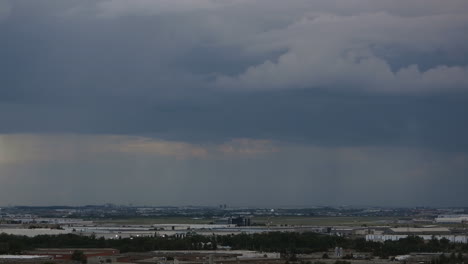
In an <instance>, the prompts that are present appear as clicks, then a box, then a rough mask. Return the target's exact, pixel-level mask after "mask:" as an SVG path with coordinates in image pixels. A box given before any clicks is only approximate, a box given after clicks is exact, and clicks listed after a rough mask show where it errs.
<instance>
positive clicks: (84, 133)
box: [0, 0, 468, 205]
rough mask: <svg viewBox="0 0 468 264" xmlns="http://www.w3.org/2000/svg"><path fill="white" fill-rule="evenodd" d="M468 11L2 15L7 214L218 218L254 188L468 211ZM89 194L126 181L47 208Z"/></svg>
mask: <svg viewBox="0 0 468 264" xmlns="http://www.w3.org/2000/svg"><path fill="white" fill-rule="evenodd" d="M467 13H468V4H467V2H466V1H465V0H447V1H440V0H395V1H374V0H356V1H348V0H326V1H325V0H318V1H310V0H295V1H287V2H286V1H284V0H177V1H174V0H132V1H127V0H98V1H95V0H89V1H88V0H85V1H83V0H72V1H59V0H41V1H27V0H14V1H13V0H10V1H5V0H0V175H1V176H0V186H2V190H1V192H0V198H1V199H2V201H11V202H13V203H16V202H18V201H19V200H18V199H17V197H15V195H14V194H15V193H17V192H18V190H17V188H18V187H15V186H23V187H24V188H26V189H28V190H30V191H29V192H28V195H29V196H30V197H26V198H24V200H23V201H24V203H31V201H34V202H36V200H37V202H39V203H53V202H54V201H56V200H57V199H56V197H61V201H67V202H69V203H94V202H96V201H97V202H101V201H102V202H113V201H119V202H126V201H129V200H131V201H132V202H135V203H140V202H144V203H149V204H164V203H166V204H171V203H176V204H181V203H186V201H195V202H196V203H209V202H210V201H214V200H217V199H218V198H219V197H224V196H225V197H227V198H226V199H228V200H229V199H231V200H234V199H236V196H237V191H236V190H237V189H241V188H242V189H243V190H245V193H246V194H248V196H249V197H251V199H252V200H255V201H257V202H256V203H257V204H264V205H271V204H278V203H281V202H284V203H287V204H309V205H310V204H317V203H323V204H326V203H332V204H338V203H346V202H350V203H359V204H366V203H368V202H369V201H368V199H369V197H373V199H372V200H373V201H374V202H375V203H381V204H387V205H394V204H397V205H401V204H434V203H435V202H440V204H443V205H449V204H452V205H454V204H456V205H458V204H461V205H466V199H464V198H463V191H464V186H466V180H467V177H466V172H467V167H466V165H465V164H467V162H466V160H467V156H466V153H467V152H468V139H467V137H466V135H467V134H468V122H466V116H467V115H468V61H467V55H468V47H467V46H466V43H467V41H468V35H467V34H466V29H467V26H468V16H467ZM129 175H130V176H131V177H135V180H134V179H133V178H131V177H130V176H129ZM285 177H288V179H289V181H287V182H286V183H285V182H284V179H285ZM130 178H131V180H129V179H130ZM252 179H254V180H256V181H258V182H263V183H264V184H263V185H260V186H259V185H249V184H246V182H249V181H251V180H252ZM85 180H96V182H98V183H99V184H97V185H96V186H99V185H100V184H106V182H108V181H109V180H113V182H116V183H115V184H114V185H112V186H109V188H110V189H109V190H108V191H102V190H100V189H98V187H92V188H91V187H90V188H89V189H87V190H83V188H72V187H70V188H68V189H67V188H65V189H62V190H57V191H47V192H44V190H47V189H48V186H49V185H50V184H51V183H54V182H58V183H61V184H63V185H67V186H74V185H78V186H82V185H84V184H85V183H83V182H85ZM27 183H29V185H28V184H27ZM70 183H73V184H71V185H70ZM207 183H210V184H207ZM382 185H385V186H386V187H388V188H393V189H395V190H399V191H400V192H401V195H399V197H392V195H391V194H385V193H384V192H382V191H381V189H379V188H380V186H382ZM4 186H7V187H6V188H5V187H4ZM161 186H176V187H173V188H172V187H171V188H165V187H161ZM350 186H351V187H352V188H351V187H350ZM369 186H371V187H372V188H371V189H372V190H369V189H368V188H367V187H369ZM439 186H444V187H446V189H448V190H450V191H448V192H439V190H438V187H439ZM15 188H16V189H15ZM36 189H38V190H36ZM75 189H76V190H75ZM41 190H42V192H41ZM126 190H128V193H129V196H122V195H121V193H122V192H125V191H126ZM141 190H145V191H141ZM154 190H156V193H157V195H156V196H157V197H156V198H157V199H158V201H154V197H153V196H152V195H153V193H154ZM200 190H202V192H203V193H204V196H203V197H200ZM82 192H84V193H82ZM38 193H42V194H43V193H47V195H46V196H44V197H42V196H41V197H42V198H41V199H35V197H36V196H37V195H38ZM279 193H281V195H279ZM434 193H437V195H439V196H437V197H435V195H434ZM331 194H332V195H331ZM428 194H431V197H428ZM2 195H3V196H2ZM130 196H131V197H133V198H128V197H130ZM11 197H13V198H14V199H13V198H11ZM125 199H127V200H125ZM239 202H240V203H243V204H248V203H249V202H250V200H248V199H247V198H246V199H244V200H239Z"/></svg>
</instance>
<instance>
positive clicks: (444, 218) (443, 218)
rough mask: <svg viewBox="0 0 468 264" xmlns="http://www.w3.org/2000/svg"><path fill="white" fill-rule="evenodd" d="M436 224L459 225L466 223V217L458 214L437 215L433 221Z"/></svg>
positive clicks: (467, 218) (467, 219) (467, 216)
mask: <svg viewBox="0 0 468 264" xmlns="http://www.w3.org/2000/svg"><path fill="white" fill-rule="evenodd" d="M435 222H436V223H447V224H461V223H463V222H467V223H468V215H466V214H458V215H439V216H438V217H437V218H436V219H435Z"/></svg>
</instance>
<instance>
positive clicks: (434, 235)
mask: <svg viewBox="0 0 468 264" xmlns="http://www.w3.org/2000/svg"><path fill="white" fill-rule="evenodd" d="M409 236H418V237H421V238H422V239H424V240H431V239H438V240H441V239H447V240H448V241H450V242H452V243H464V244H467V243H468V234H466V233H464V232H456V231H454V230H451V229H449V228H447V227H419V228H415V227H399V228H382V229H370V230H369V234H366V235H365V237H366V240H367V241H375V242H385V241H398V240H400V239H402V238H407V237H409Z"/></svg>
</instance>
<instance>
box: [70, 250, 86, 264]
mask: <svg viewBox="0 0 468 264" xmlns="http://www.w3.org/2000/svg"><path fill="white" fill-rule="evenodd" d="M71 259H72V260H76V261H80V262H81V263H87V262H88V260H87V259H86V255H85V254H84V253H83V251H81V250H75V251H73V254H72V255H71Z"/></svg>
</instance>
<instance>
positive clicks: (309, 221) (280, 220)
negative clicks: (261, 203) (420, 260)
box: [95, 216, 396, 226]
mask: <svg viewBox="0 0 468 264" xmlns="http://www.w3.org/2000/svg"><path fill="white" fill-rule="evenodd" d="M394 220H396V218H391V217H302V216H301V217H286V216H279V217H254V218H253V219H252V221H253V223H258V224H267V223H268V222H270V224H271V225H317V226H332V225H333V226H337V225H343V226H345V225H352V226H357V225H358V226H361V225H368V226H372V225H383V224H385V222H387V221H394ZM212 221H213V219H206V218H205V219H194V218H190V217H161V218H158V217H155V218H128V219H103V220H97V221H95V222H97V223H101V224H119V225H149V224H208V223H210V222H212Z"/></svg>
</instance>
